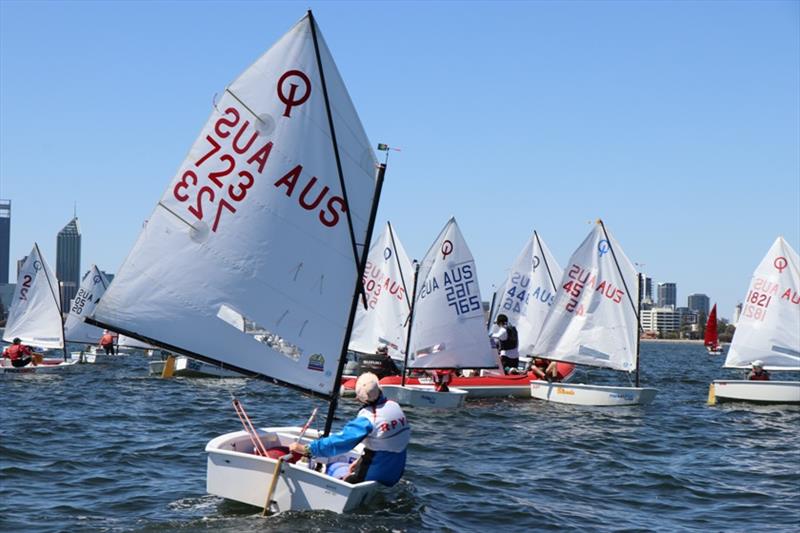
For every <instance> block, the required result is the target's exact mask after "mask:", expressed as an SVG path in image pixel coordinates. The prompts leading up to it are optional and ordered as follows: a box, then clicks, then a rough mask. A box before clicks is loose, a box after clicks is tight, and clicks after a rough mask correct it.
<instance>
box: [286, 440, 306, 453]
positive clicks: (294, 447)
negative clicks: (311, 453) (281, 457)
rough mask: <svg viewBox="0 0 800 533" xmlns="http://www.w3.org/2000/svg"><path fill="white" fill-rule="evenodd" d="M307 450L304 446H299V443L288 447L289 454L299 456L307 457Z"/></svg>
mask: <svg viewBox="0 0 800 533" xmlns="http://www.w3.org/2000/svg"><path fill="white" fill-rule="evenodd" d="M307 448H308V447H307V446H306V445H305V444H300V443H299V442H293V443H291V444H290V445H289V451H290V452H293V453H299V454H300V455H308V453H307Z"/></svg>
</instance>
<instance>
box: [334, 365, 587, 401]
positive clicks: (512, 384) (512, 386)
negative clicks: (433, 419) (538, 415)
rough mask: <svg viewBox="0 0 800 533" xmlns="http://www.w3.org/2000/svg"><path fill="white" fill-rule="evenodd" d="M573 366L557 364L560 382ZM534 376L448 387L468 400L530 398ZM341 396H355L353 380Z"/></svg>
mask: <svg viewBox="0 0 800 533" xmlns="http://www.w3.org/2000/svg"><path fill="white" fill-rule="evenodd" d="M574 369H575V365H573V364H571V363H558V371H559V374H560V375H562V376H564V378H563V380H562V381H565V380H568V379H569V378H570V377H571V375H572V372H573V371H574ZM535 379H537V378H536V375H535V374H533V373H532V372H528V373H527V374H509V375H495V376H473V377H463V376H455V377H453V378H452V379H451V380H450V386H451V389H452V387H456V388H458V389H463V390H465V391H467V392H469V396H468V398H469V399H474V398H509V397H514V398H530V397H531V386H530V383H531V380H535ZM400 381H401V378H400V376H391V377H386V378H383V379H382V380H381V381H380V384H381V387H383V386H384V385H399V384H400ZM406 384H407V385H432V384H433V380H431V379H430V378H407V379H406ZM341 392H342V396H354V395H355V380H349V381H345V382H343V385H342V387H341Z"/></svg>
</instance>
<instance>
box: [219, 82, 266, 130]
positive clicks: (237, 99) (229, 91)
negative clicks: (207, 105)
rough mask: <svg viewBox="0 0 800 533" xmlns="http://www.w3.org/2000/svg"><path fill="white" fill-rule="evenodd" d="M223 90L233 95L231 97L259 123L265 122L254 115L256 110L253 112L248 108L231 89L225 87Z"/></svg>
mask: <svg viewBox="0 0 800 533" xmlns="http://www.w3.org/2000/svg"><path fill="white" fill-rule="evenodd" d="M225 92H226V93H228V94H229V95H231V96H233V98H234V99H235V100H236V101H237V102H239V103H240V104H242V107H244V108H245V109H247V110H248V111H249V112H250V114H251V115H253V118H255V119H256V120H257V121H259V122H260V123H262V124H266V122H264V120H263V119H262V118H261V117H259V116H258V115H256V112H255V111H253V110H252V109H250V108H249V107H248V105H247V104H245V103H244V102H242V100H241V99H240V98H239V97H238V96H236V95H235V94H233V91H231V90H230V89H229V88H228V87H225ZM216 107H217V104H216V102H215V103H214V108H215V109H216ZM217 111H219V110H217Z"/></svg>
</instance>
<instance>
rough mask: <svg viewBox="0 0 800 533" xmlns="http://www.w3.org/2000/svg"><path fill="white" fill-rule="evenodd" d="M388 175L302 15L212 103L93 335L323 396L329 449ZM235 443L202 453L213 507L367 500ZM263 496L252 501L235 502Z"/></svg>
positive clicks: (343, 504) (368, 490)
mask: <svg viewBox="0 0 800 533" xmlns="http://www.w3.org/2000/svg"><path fill="white" fill-rule="evenodd" d="M385 168H386V167H385V165H378V164H377V159H376V156H375V152H374V151H373V150H372V148H371V147H370V143H369V141H368V139H367V136H366V133H365V132H364V129H363V126H362V125H361V122H360V120H359V118H358V115H357V113H356V111H355V108H354V106H353V104H352V101H351V100H350V97H349V95H348V93H347V89H346V88H345V85H344V82H343V81H342V79H341V76H340V75H339V72H338V70H337V68H336V65H335V64H334V61H333V58H332V56H331V54H330V51H329V50H328V47H327V45H326V44H325V41H324V40H323V38H322V36H321V35H320V34H319V29H318V26H317V24H316V21H315V20H314V18H313V16H312V15H311V12H309V13H308V15H307V16H305V17H303V19H301V20H300V21H299V22H298V23H297V24H296V25H295V26H294V27H293V28H292V29H291V30H290V31H289V32H288V33H287V34H286V35H284V36H283V37H282V38H281V39H280V40H279V41H278V42H277V43H276V44H275V45H273V46H272V48H270V49H269V51H267V52H266V53H265V54H264V55H263V56H261V57H260V58H259V59H258V60H257V61H256V62H255V63H254V64H253V65H252V66H250V67H249V68H248V69H246V70H245V71H244V72H243V73H242V74H241V75H240V76H239V77H238V78H237V79H236V80H234V81H233V82H232V83H231V84H230V85H229V86H228V87H227V89H226V90H225V92H224V94H223V95H222V96H221V97H220V99H219V100H218V101H217V102H216V105H215V106H214V109H213V110H212V113H211V117H210V118H209V119H208V121H207V123H206V124H205V126H204V127H203V130H202V131H201V133H200V135H199V137H198V138H197V140H196V141H195V143H194V145H193V146H192V148H191V150H190V151H189V154H188V156H187V158H186V160H185V161H184V162H183V163H182V165H181V167H180V168H179V170H178V172H177V174H176V175H175V177H174V178H173V179H172V181H171V182H170V183H169V185H168V187H167V190H166V191H165V193H164V195H163V196H162V197H161V200H160V201H159V202H158V204H157V206H156V208H155V210H154V211H153V213H152V215H151V216H150V218H149V220H148V223H147V224H146V226H145V227H144V228H143V230H142V232H141V234H140V235H139V238H138V240H137V242H136V244H135V245H134V247H133V249H132V250H131V252H130V253H129V255H128V257H127V258H126V260H125V262H124V264H123V265H122V267H121V268H120V270H119V273H118V274H117V276H116V277H115V278H114V282H113V283H112V284H111V286H110V287H109V290H108V291H107V292H106V294H105V295H104V296H103V299H102V300H101V301H100V303H99V304H98V306H97V308H96V309H95V314H94V319H93V320H92V321H91V322H92V323H94V324H95V325H98V326H100V327H105V328H108V329H111V330H115V331H118V332H120V333H122V334H124V335H127V336H130V337H133V338H137V339H139V340H141V341H143V342H147V343H148V344H152V345H155V346H158V347H160V348H162V349H165V350H168V351H170V352H172V353H176V354H180V355H185V356H188V357H191V358H193V359H198V360H201V361H204V362H207V363H211V364H213V365H221V366H222V367H223V368H228V369H231V370H235V371H239V372H241V373H243V374H247V375H252V376H255V377H260V378H263V379H265V380H268V381H270V382H271V383H275V384H279V385H284V386H287V387H291V388H293V389H296V390H298V391H301V392H304V393H307V394H310V395H312V396H314V397H317V398H323V399H325V400H327V401H328V402H329V409H328V416H327V419H326V421H325V428H324V431H323V434H325V435H327V434H328V433H329V432H330V430H331V425H332V423H333V415H334V413H335V410H336V405H337V400H338V392H339V382H340V379H341V375H342V368H343V365H344V362H345V354H346V352H347V346H348V344H349V341H350V338H349V337H350V333H351V331H352V327H353V320H354V317H355V311H356V305H357V304H359V299H360V297H361V293H362V290H361V286H362V283H361V280H362V276H363V274H364V269H365V266H366V259H367V250H366V248H367V243H369V242H371V237H372V228H373V227H374V223H375V213H376V211H377V206H378V199H379V197H380V190H381V185H382V182H383V175H384V172H385ZM376 169H377V172H376ZM243 324H251V325H252V326H251V328H250V329H251V330H258V331H263V332H264V337H263V339H265V342H261V341H259V340H257V339H255V337H254V335H252V334H250V333H247V332H246V331H243V329H244V328H243V327H242V325H243ZM293 432H294V433H293ZM287 433H288V434H289V436H288V437H284V435H285V434H287ZM292 434H294V435H299V433H298V428H284V427H272V428H261V429H259V435H261V436H262V438H264V439H267V440H271V439H273V438H276V437H277V438H278V439H279V440H280V441H281V442H285V440H286V439H287V438H291V435H292ZM242 437H243V436H242V434H241V432H233V433H229V434H226V435H222V436H221V437H218V438H215V439H213V440H211V441H210V442H209V443H208V445H207V446H206V451H207V452H208V462H207V465H208V477H207V490H208V492H210V493H211V494H215V495H218V496H221V497H223V498H228V499H231V500H236V501H240V502H244V503H249V504H254V505H259V506H264V508H265V511H270V512H275V511H277V512H282V511H288V510H304V509H331V510H335V511H345V510H349V509H352V508H354V507H356V506H357V505H359V504H361V503H363V502H365V501H366V500H368V499H369V497H370V496H372V494H374V493H375V492H376V491H377V490H378V488H379V485H378V484H377V483H375V482H365V483H361V484H357V485H350V484H346V483H342V482H340V481H339V480H337V479H335V478H333V477H330V476H325V475H322V474H317V473H314V472H312V471H311V470H310V469H307V468H306V469H303V468H295V467H294V466H293V465H289V466H287V465H286V464H283V465H281V462H280V461H281V459H279V460H277V461H276V460H275V459H271V458H269V457H266V456H262V455H256V454H255V452H254V449H253V448H252V447H250V448H247V447H246V448H244V449H243V448H241V447H239V446H236V447H234V444H236V443H237V442H238V440H237V439H241V438H242ZM245 438H246V436H245ZM254 438H255V437H254ZM358 455H359V452H358V451H356V452H355V453H352V454H350V455H349V457H351V458H355V457H357V456H358ZM315 459H317V460H319V461H321V462H329V460H332V459H335V458H319V457H316V458H315ZM232 465H234V466H235V467H234V466H232ZM271 468H272V469H273V474H272V476H270V475H269V471H270V469H271ZM270 477H271V478H272V482H271V483H270V485H271V486H274V488H275V490H274V491H273V492H271V494H270V496H269V498H267V497H266V496H265V493H264V492H263V490H264V488H265V487H267V485H268V483H267V482H269V481H270ZM262 482H263V485H262V488H261V489H259V490H261V492H259V493H258V494H259V496H264V498H265V501H257V498H255V499H254V497H253V495H252V494H250V493H249V492H248V491H247V490H243V487H251V488H252V487H255V485H258V484H259V483H262ZM267 500H269V501H267Z"/></svg>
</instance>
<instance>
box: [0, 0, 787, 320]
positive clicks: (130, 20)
mask: <svg viewBox="0 0 800 533" xmlns="http://www.w3.org/2000/svg"><path fill="white" fill-rule="evenodd" d="M308 8H311V9H313V11H314V14H315V16H316V18H317V22H318V24H319V26H320V28H321V31H322V33H323V35H324V36H325V39H326V41H327V43H328V46H329V47H330V49H331V52H332V54H333V57H334V59H335V61H336V63H337V66H338V68H339V71H340V72H341V74H342V77H343V79H344V80H345V83H346V84H347V87H348V90H349V92H350V95H351V97H352V99H353V101H354V103H355V106H356V109H357V110H358V112H359V115H360V117H361V120H362V122H363V124H364V127H365V129H366V131H367V134H368V135H369V137H370V140H371V141H372V142H373V143H374V144H377V143H379V142H381V143H387V144H389V145H391V146H394V147H398V148H400V150H401V151H399V152H391V154H390V159H389V165H388V170H387V174H386V182H385V185H384V189H383V194H382V197H381V202H380V209H379V212H378V221H377V224H378V231H376V235H379V234H380V227H381V226H382V225H383V224H384V223H385V221H386V220H391V222H392V224H393V226H394V228H395V230H396V232H397V235H398V237H399V238H400V239H401V240H402V242H403V244H404V246H405V248H406V250H407V251H408V253H409V255H410V256H411V257H412V258H420V259H421V257H422V255H423V254H424V253H425V251H426V250H427V249H428V247H429V246H430V244H431V242H433V240H434V239H435V238H436V236H437V235H438V233H439V231H440V230H441V228H442V227H443V225H444V224H445V222H446V221H447V220H448V218H449V217H450V216H455V217H456V219H457V220H458V222H459V225H460V226H461V229H462V232H463V234H464V236H465V238H466V240H467V242H468V244H469V246H470V248H471V250H472V253H473V255H474V256H475V258H476V262H477V269H478V275H479V281H480V284H481V289H482V296H483V299H485V300H488V299H490V298H491V292H492V290H493V286H494V285H499V284H500V283H501V282H502V280H503V278H504V277H505V275H506V271H507V269H509V268H510V266H511V264H512V263H513V261H514V259H515V258H516V256H517V254H518V253H519V251H520V250H521V249H522V247H523V246H524V244H525V242H526V241H527V239H528V238H529V236H530V234H531V233H532V231H533V230H534V229H536V230H538V232H539V234H540V235H541V237H542V238H543V239H544V240H545V241H546V243H547V244H548V246H549V247H550V249H551V250H552V252H553V254H554V255H555V257H556V258H557V260H558V261H559V262H560V263H561V265H562V266H564V264H565V263H566V262H567V260H568V258H569V256H570V255H571V254H572V252H573V251H574V250H575V248H576V247H577V246H578V245H579V244H580V243H581V242H582V241H583V239H584V237H585V236H586V234H588V232H589V231H590V229H591V223H592V222H593V221H594V220H596V219H598V218H602V219H603V220H604V221H605V223H606V226H607V227H608V229H609V230H610V231H611V232H612V233H613V235H614V236H615V237H616V239H617V240H618V241H619V243H620V245H621V246H622V247H623V248H624V251H625V253H626V254H627V256H628V257H629V258H630V259H631V260H632V261H634V262H636V263H638V264H640V265H642V266H641V268H642V269H643V271H644V272H645V274H646V275H648V276H650V277H652V278H653V280H654V282H656V283H657V282H674V283H677V287H678V304H679V305H686V298H687V296H688V295H689V294H691V293H705V294H708V295H709V296H710V298H711V300H712V302H717V303H718V304H719V313H720V314H721V316H723V317H731V316H732V314H733V307H734V305H735V304H736V303H737V302H738V301H740V300H741V299H742V298H743V297H744V293H745V292H746V290H747V286H748V284H749V280H750V277H751V275H752V272H753V270H754V269H755V267H756V265H757V264H758V263H759V262H760V260H761V258H762V257H763V256H764V254H765V253H766V252H767V250H768V249H769V247H770V245H771V244H772V242H773V241H774V240H775V238H776V237H777V236H779V235H783V236H784V237H785V238H786V239H787V240H788V241H789V243H790V244H791V245H792V247H794V248H795V249H796V250H798V249H800V3H798V2H791V1H779V2H770V1H758V2H746V1H737V2H726V1H714V2H711V1H707V2H689V1H681V2H669V1H660V2H646V1H640V2H630V1H624V2H603V1H597V2H580V1H573V2H497V1H496V2H336V1H327V2H315V1H306V2H302V3H298V2H255V1H248V2H215V1H205V2H192V1H182V2H177V1H173V2H158V1H151V2H125V1H115V2H99V1H91V2H72V1H58V2H48V1H24V2H20V1H13V0H0V198H8V199H11V201H12V226H11V259H12V266H11V272H12V277H13V276H14V275H15V272H16V269H15V261H16V259H18V258H21V257H23V256H24V255H26V254H27V253H28V252H29V251H30V249H31V247H32V245H33V242H34V241H37V242H38V243H39V245H40V248H41V250H42V252H43V254H44V255H45V256H46V258H47V259H48V261H49V262H50V263H51V265H54V264H55V249H56V234H57V232H58V231H59V230H60V229H61V228H62V227H63V226H64V225H65V224H66V223H67V222H69V220H70V219H71V218H72V214H73V209H74V206H75V205H76V204H77V214H78V218H79V220H80V225H81V231H82V234H83V241H82V245H83V250H82V261H83V264H82V269H83V270H86V269H88V268H89V267H90V266H91V265H92V264H93V263H96V264H97V265H98V266H99V267H100V268H101V269H102V270H105V271H106V272H115V271H116V270H117V269H118V268H119V266H120V265H121V264H122V262H123V260H124V258H125V256H126V255H127V253H128V251H129V250H130V248H131V246H132V245H133V243H134V241H135V239H136V237H137V235H138V233H139V230H140V229H141V227H142V223H143V222H144V220H145V219H147V218H148V216H149V215H150V213H151V211H152V210H153V208H154V206H155V205H156V202H157V201H158V199H159V198H160V197H161V195H162V194H163V192H164V190H165V189H166V187H167V185H168V184H169V182H170V181H171V179H172V177H173V175H174V174H175V172H176V171H177V169H178V167H179V165H180V164H181V162H182V161H183V159H184V157H185V155H186V152H187V151H188V149H189V147H190V146H191V144H192V143H193V142H194V140H195V138H196V137H197V135H198V133H199V132H200V129H201V128H202V126H203V124H204V123H205V121H206V119H207V118H208V115H209V112H210V109H211V106H212V102H213V99H214V96H215V94H219V93H221V92H222V91H224V88H225V86H226V85H227V84H228V83H229V82H231V81H232V80H233V79H234V78H235V77H236V76H238V75H239V74H240V73H241V72H242V71H243V70H244V69H245V68H246V67H247V66H249V65H250V64H251V63H252V62H253V61H255V60H256V59H257V58H258V57H259V56H260V55H261V54H262V53H263V52H264V51H266V50H267V49H268V48H269V47H270V46H271V45H272V44H273V43H274V42H275V41H276V40H277V39H278V38H280V37H281V36H282V35H283V34H284V33H285V32H286V31H287V30H288V29H289V28H290V27H291V26H292V25H293V24H294V23H295V22H296V21H297V20H299V19H300V18H301V17H302V16H303V15H304V14H305V11H306V9H308ZM0 281H4V280H0ZM12 281H13V280H12Z"/></svg>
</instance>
